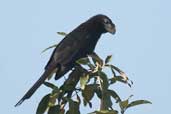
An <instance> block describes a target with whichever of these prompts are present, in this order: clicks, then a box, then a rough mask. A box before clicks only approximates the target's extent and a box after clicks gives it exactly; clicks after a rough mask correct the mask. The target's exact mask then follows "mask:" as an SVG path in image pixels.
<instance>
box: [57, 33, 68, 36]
mask: <svg viewBox="0 0 171 114" xmlns="http://www.w3.org/2000/svg"><path fill="white" fill-rule="evenodd" d="M56 33H57V34H59V35H61V36H66V35H67V33H65V32H56Z"/></svg>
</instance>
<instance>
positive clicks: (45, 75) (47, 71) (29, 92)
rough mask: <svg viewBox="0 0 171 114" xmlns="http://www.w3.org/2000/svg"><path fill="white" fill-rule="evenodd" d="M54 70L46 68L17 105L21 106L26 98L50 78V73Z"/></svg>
mask: <svg viewBox="0 0 171 114" xmlns="http://www.w3.org/2000/svg"><path fill="white" fill-rule="evenodd" d="M52 71H53V70H50V69H49V70H45V72H44V73H43V75H42V76H41V77H40V78H39V79H38V80H37V81H36V83H35V84H34V85H33V86H32V87H31V88H30V89H29V90H28V91H27V93H26V94H25V95H24V96H23V97H22V98H21V100H19V101H18V103H17V104H16V105H15V107H16V106H19V105H21V104H22V103H23V102H24V100H26V99H29V98H30V97H31V96H32V95H33V94H34V92H35V91H36V90H37V89H38V88H39V87H40V86H41V85H42V84H43V83H44V81H45V80H46V79H47V78H48V76H49V75H51V73H52Z"/></svg>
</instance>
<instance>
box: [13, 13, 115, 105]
mask: <svg viewBox="0 0 171 114" xmlns="http://www.w3.org/2000/svg"><path fill="white" fill-rule="evenodd" d="M106 32H109V33H112V34H114V33H115V25H114V24H113V23H112V21H111V19H110V18H108V17H107V16H105V15H101V14H99V15H96V16H93V17H91V18H90V19H89V20H87V21H86V22H84V23H82V24H81V25H79V26H78V27H77V28H75V29H74V30H73V31H72V32H70V33H69V34H68V35H66V36H65V38H64V39H63V40H62V41H61V42H60V43H59V44H58V45H57V47H56V48H55V49H54V51H53V54H52V56H51V58H50V60H49V62H48V63H47V65H46V67H45V71H44V73H43V74H42V76H41V77H40V78H39V79H38V81H37V82H36V83H35V84H34V85H33V86H32V87H31V88H30V89H29V90H28V92H27V93H26V94H25V95H24V96H23V97H22V99H21V100H20V101H19V102H18V103H17V104H16V105H15V106H18V105H20V104H21V103H22V102H23V101H24V100H26V99H29V98H30V97H31V96H32V95H33V94H34V92H35V91H36V90H37V89H38V88H39V87H40V85H41V84H42V83H44V81H45V80H46V79H47V78H48V76H50V75H51V74H53V73H54V72H56V76H55V79H56V80H57V79H59V78H60V77H62V76H63V75H64V74H65V73H67V72H68V71H69V70H71V69H72V68H73V67H74V65H75V64H76V61H77V60H78V59H80V58H83V57H86V56H87V55H89V54H92V53H93V51H94V48H95V46H96V44H97V41H98V40H99V38H100V36H101V35H102V34H103V33H106Z"/></svg>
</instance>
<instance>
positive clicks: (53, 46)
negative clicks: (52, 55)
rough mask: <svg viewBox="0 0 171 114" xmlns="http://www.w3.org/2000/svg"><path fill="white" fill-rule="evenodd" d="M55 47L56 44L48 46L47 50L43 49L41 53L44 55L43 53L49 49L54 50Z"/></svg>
mask: <svg viewBox="0 0 171 114" xmlns="http://www.w3.org/2000/svg"><path fill="white" fill-rule="evenodd" d="M57 45H58V44H54V45H52V46H49V47H48V48H46V49H44V50H43V51H42V52H41V53H44V52H45V51H47V50H49V49H51V48H56V46H57Z"/></svg>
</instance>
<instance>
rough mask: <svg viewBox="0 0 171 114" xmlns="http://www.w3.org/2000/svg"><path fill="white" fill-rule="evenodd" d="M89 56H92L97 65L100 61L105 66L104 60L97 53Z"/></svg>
mask: <svg viewBox="0 0 171 114" xmlns="http://www.w3.org/2000/svg"><path fill="white" fill-rule="evenodd" d="M89 56H90V57H91V58H92V60H93V62H94V64H95V65H96V64H97V63H98V64H99V65H100V66H103V60H102V59H101V58H100V57H99V56H98V55H97V54H96V53H93V54H91V55H89Z"/></svg>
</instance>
